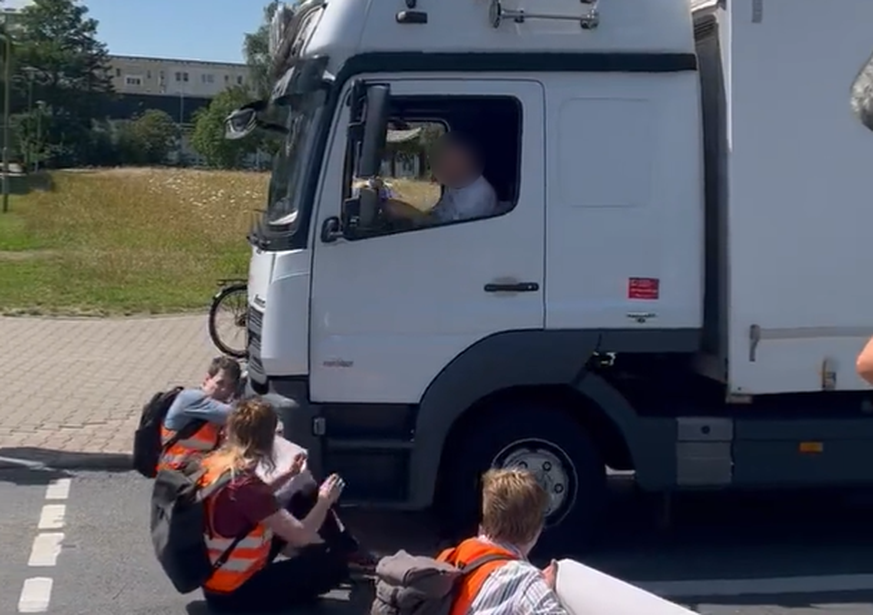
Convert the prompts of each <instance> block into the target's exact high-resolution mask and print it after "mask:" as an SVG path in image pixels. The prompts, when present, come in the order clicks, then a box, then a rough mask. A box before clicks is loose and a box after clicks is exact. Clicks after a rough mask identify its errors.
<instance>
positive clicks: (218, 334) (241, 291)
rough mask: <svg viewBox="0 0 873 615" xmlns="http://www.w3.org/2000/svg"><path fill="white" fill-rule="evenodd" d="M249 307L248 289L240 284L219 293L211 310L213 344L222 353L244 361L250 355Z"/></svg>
mask: <svg viewBox="0 0 873 615" xmlns="http://www.w3.org/2000/svg"><path fill="white" fill-rule="evenodd" d="M248 307H249V306H248V288H247V286H246V284H245V283H238V284H231V285H229V286H225V287H224V288H222V289H221V290H220V291H218V293H216V295H215V296H214V297H213V298H212V306H211V307H210V308H209V337H211V338H212V343H213V344H215V347H216V348H218V349H219V350H220V351H221V352H223V353H224V354H226V355H228V356H230V357H233V358H235V359H244V358H245V357H246V355H247V354H248V352H247V347H246V346H247V343H248V339H247V338H248V335H247V332H246V314H247V312H248Z"/></svg>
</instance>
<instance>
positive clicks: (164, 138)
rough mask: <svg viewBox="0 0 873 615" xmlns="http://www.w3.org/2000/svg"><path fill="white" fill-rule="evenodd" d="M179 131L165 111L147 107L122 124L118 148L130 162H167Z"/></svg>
mask: <svg viewBox="0 0 873 615" xmlns="http://www.w3.org/2000/svg"><path fill="white" fill-rule="evenodd" d="M178 138H179V131H178V128H177V127H176V123H175V122H174V121H173V118H172V117H170V115H169V114H168V113H167V112H166V111H161V110H160V109H148V110H147V111H145V112H144V113H143V114H142V115H140V116H139V117H136V118H134V119H133V120H132V121H131V122H128V123H126V124H125V125H123V126H122V127H121V128H120V129H119V132H118V148H119V150H120V153H121V156H122V160H123V161H124V162H125V163H128V164H164V163H165V162H166V161H167V157H168V156H169V155H170V152H171V151H172V150H173V148H174V146H175V144H176V141H177V139H178Z"/></svg>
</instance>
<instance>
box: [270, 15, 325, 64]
mask: <svg viewBox="0 0 873 615" xmlns="http://www.w3.org/2000/svg"><path fill="white" fill-rule="evenodd" d="M326 4H327V2H326V0H305V1H304V2H301V3H300V4H298V5H297V6H295V7H293V8H292V7H289V6H287V5H286V4H284V3H282V4H280V5H279V7H278V8H277V9H276V12H275V13H274V14H273V20H272V22H271V23H270V55H271V56H272V58H271V59H272V64H273V66H272V68H273V77H274V78H278V77H280V76H281V75H282V74H284V73H285V71H286V70H288V68H290V67H291V66H293V65H294V63H295V60H296V59H297V56H298V54H299V53H300V49H297V48H295V47H298V46H299V45H295V42H297V36H298V35H299V34H300V30H301V26H303V24H305V23H306V22H307V20H308V18H309V16H310V15H312V14H313V13H314V12H315V11H319V10H321V9H322V8H324V6H325V5H326ZM300 42H301V43H302V42H305V41H300Z"/></svg>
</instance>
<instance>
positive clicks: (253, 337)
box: [246, 306, 267, 382]
mask: <svg viewBox="0 0 873 615" xmlns="http://www.w3.org/2000/svg"><path fill="white" fill-rule="evenodd" d="M246 320H247V323H248V328H249V346H248V355H249V356H248V371H249V377H251V378H252V380H254V381H256V382H265V381H266V379H267V375H266V374H265V373H264V364H263V363H261V332H262V331H263V327H264V315H263V313H262V312H259V311H258V310H256V309H255V308H253V307H251V306H249V311H248V316H247V318H246Z"/></svg>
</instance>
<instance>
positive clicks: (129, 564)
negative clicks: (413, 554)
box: [0, 470, 873, 615]
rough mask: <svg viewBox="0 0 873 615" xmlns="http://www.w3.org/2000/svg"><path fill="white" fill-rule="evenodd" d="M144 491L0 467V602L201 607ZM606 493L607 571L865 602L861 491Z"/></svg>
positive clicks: (709, 594) (720, 590)
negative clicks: (171, 569)
mask: <svg viewBox="0 0 873 615" xmlns="http://www.w3.org/2000/svg"><path fill="white" fill-rule="evenodd" d="M148 495H149V483H148V481H146V480H145V479H142V478H140V477H138V476H137V475H135V474H133V473H122V474H112V473H102V472H84V473H74V474H62V473H53V472H51V471H41V470H5V471H0V549H2V553H3V555H4V557H3V558H0V578H3V579H5V580H6V581H7V583H6V584H5V586H6V587H7V591H5V592H2V593H0V613H3V614H6V613H10V614H11V613H16V612H48V613H52V614H56V615H117V614H118V613H126V614H128V615H179V614H188V615H206V613H207V611H206V609H205V607H204V606H203V603H202V601H201V600H200V597H199V596H198V595H197V594H192V595H191V596H179V595H177V594H176V593H175V592H174V591H173V589H172V587H171V586H170V585H169V583H168V582H167V581H166V580H165V579H164V578H163V577H162V575H161V571H160V569H159V568H158V566H157V564H156V563H155V561H154V559H153V555H152V552H151V545H150V542H149V537H148V533H147V531H148V502H147V499H148ZM614 500H615V503H614V505H613V509H612V511H611V514H610V515H609V519H610V520H609V523H608V527H607V528H605V531H604V532H603V534H602V536H601V540H600V544H599V545H596V546H595V547H594V549H593V550H592V551H591V552H589V553H588V554H586V555H585V556H584V557H583V558H582V559H584V561H585V562H586V563H588V564H590V565H593V566H595V567H597V568H600V569H602V570H604V571H606V572H609V573H610V574H613V575H615V576H618V577H620V578H623V579H626V580H629V581H632V582H636V583H638V584H640V585H642V586H643V587H646V588H648V589H651V590H653V591H656V592H659V593H662V594H664V595H666V596H668V597H670V598H671V599H673V600H675V601H676V602H679V603H681V604H685V605H689V606H691V607H692V608H693V609H694V610H697V611H698V612H700V613H706V614H711V615H726V614H728V613H730V614H738V615H765V614H767V615H776V614H786V615H788V614H790V615H812V614H813V613H815V614H816V615H819V614H821V613H831V612H834V613H840V614H841V615H873V557H871V556H873V533H871V532H870V531H869V528H870V521H869V520H870V519H871V518H873V500H871V499H867V500H866V501H865V500H863V499H862V498H852V499H847V498H844V497H838V496H833V495H827V494H816V495H812V496H810V495H806V496H799V497H798V496H793V495H787V494H774V495H771V496H770V497H760V496H756V497H749V498H745V497H738V496H731V497H722V496H714V495H707V496H696V497H686V498H682V499H681V500H679V501H676V502H674V505H673V515H672V521H673V524H672V527H671V529H670V530H668V531H664V530H661V529H659V528H658V527H657V519H658V514H657V512H658V511H659V509H660V503H659V502H657V501H650V500H648V499H646V498H641V497H640V496H637V495H635V494H633V493H632V492H631V491H629V490H626V489H618V491H617V495H616V496H615V498H614ZM825 502H827V505H824V503H825ZM344 517H345V520H346V521H347V523H348V524H349V525H350V526H352V527H353V528H356V529H358V533H359V534H360V535H361V537H362V539H364V540H365V541H366V542H367V544H369V545H371V546H373V547H374V548H375V549H377V550H380V551H390V550H393V549H396V548H398V547H400V546H404V547H406V548H411V549H427V548H430V547H432V546H433V541H432V539H431V535H430V534H429V532H428V530H427V520H426V519H425V518H423V517H422V516H420V515H415V516H408V515H398V514H392V515H385V514H372V513H360V512H357V513H356V512H353V511H350V512H348V513H347V514H345V515H344ZM389 528H390V531H389ZM47 599H50V603H49V604H48V605H46V604H45V602H46V600H47ZM367 605H368V596H367V594H366V589H358V590H355V591H347V590H340V591H337V592H334V594H332V595H331V596H329V597H328V599H327V600H326V601H325V607H326V608H322V609H321V612H324V611H325V610H326V611H328V612H331V611H333V612H336V613H337V615H346V614H348V615H351V614H353V613H354V614H355V615H358V614H362V613H366V612H367V611H368V609H367ZM39 609H43V610H39Z"/></svg>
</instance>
